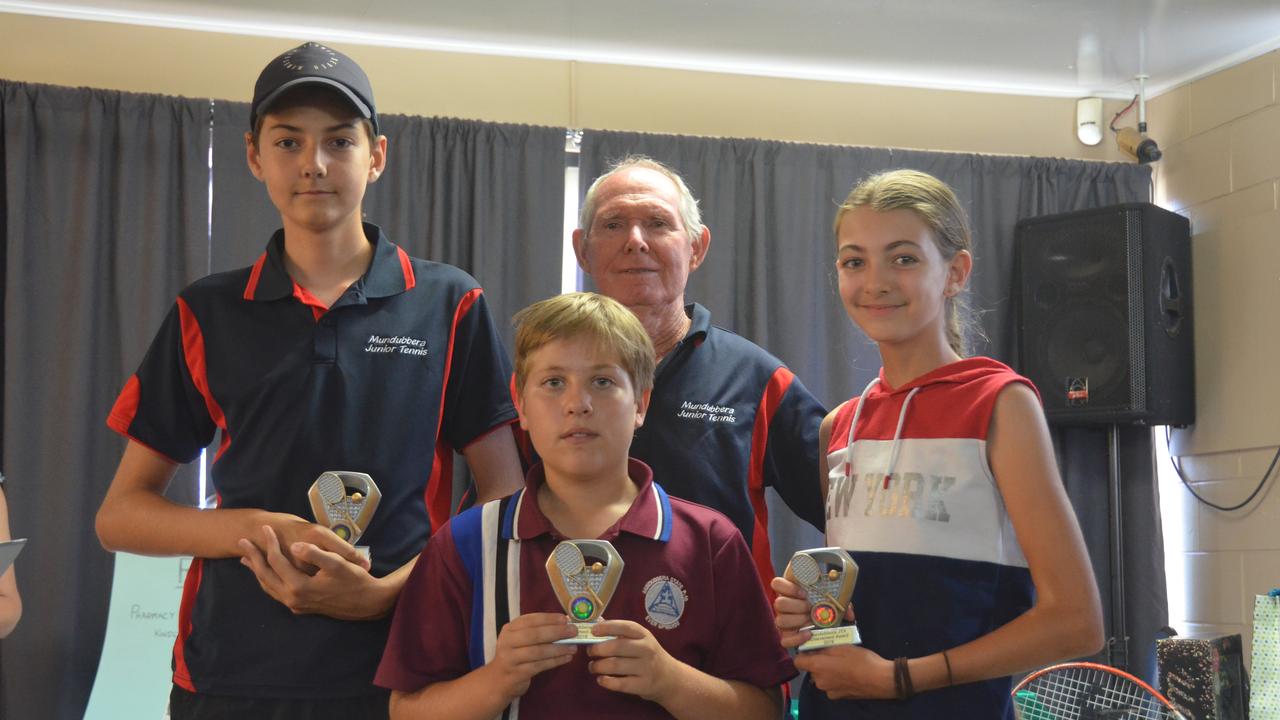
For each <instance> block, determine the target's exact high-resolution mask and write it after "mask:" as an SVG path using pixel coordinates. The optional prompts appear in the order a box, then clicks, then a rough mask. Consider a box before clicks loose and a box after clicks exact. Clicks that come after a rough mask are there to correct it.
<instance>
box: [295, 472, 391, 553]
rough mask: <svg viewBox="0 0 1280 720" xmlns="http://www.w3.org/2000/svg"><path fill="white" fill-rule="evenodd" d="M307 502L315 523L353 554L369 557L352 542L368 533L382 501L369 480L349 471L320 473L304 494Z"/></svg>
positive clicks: (362, 475) (376, 488) (379, 493)
mask: <svg viewBox="0 0 1280 720" xmlns="http://www.w3.org/2000/svg"><path fill="white" fill-rule="evenodd" d="M307 498H308V499H309V500H310V501H311V513H312V514H313V515H315V518H316V522H317V523H319V524H320V525H324V526H326V527H328V528H329V529H330V530H332V531H333V534H334V535H337V536H338V537H340V538H342V539H343V540H346V541H347V542H349V543H351V544H352V545H355V547H356V550H359V551H360V553H361V554H363V555H364V556H365V557H366V558H368V557H369V548H368V547H367V546H360V545H356V541H357V540H359V539H360V536H361V535H363V534H364V531H365V530H366V529H368V527H369V521H370V520H372V519H373V513H374V511H375V510H377V509H378V502H379V501H381V500H382V492H381V491H379V490H378V486H377V485H375V484H374V482H373V478H371V477H369V476H368V475H366V474H365V473H362V472H353V471H350V470H330V471H329V472H324V473H320V477H318V478H316V481H315V482H314V483H312V484H311V489H310V490H308V491H307Z"/></svg>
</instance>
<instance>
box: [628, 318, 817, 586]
mask: <svg viewBox="0 0 1280 720" xmlns="http://www.w3.org/2000/svg"><path fill="white" fill-rule="evenodd" d="M685 312H686V313H688V315H689V317H690V318H691V320H692V321H693V322H692V324H691V325H690V327H689V332H688V333H687V334H686V335H685V337H684V339H683V340H682V341H681V342H680V344H679V345H677V346H676V347H675V349H674V350H672V351H671V352H670V353H668V354H667V356H666V357H664V358H663V359H662V362H661V363H660V364H659V365H658V368H657V372H656V373H655V377H654V385H653V395H652V397H651V398H650V400H649V411H648V413H647V414H646V415H645V422H644V426H643V427H641V428H640V429H639V430H637V431H636V435H635V439H634V440H633V441H632V443H631V455H632V456H633V457H635V458H637V459H639V460H643V461H644V462H645V463H647V464H648V465H649V466H650V467H652V468H653V472H654V475H655V476H656V477H660V478H662V484H663V487H665V488H666V489H667V491H668V492H670V493H671V494H672V495H675V496H676V497H680V498H684V499H686V500H692V501H693V502H696V503H699V504H702V505H706V506H708V507H713V508H715V509H716V510H719V511H720V512H722V513H724V514H725V515H727V516H728V517H729V519H730V520H732V521H733V524H734V525H736V526H737V527H738V530H739V531H740V532H741V533H742V536H743V537H744V538H746V540H747V543H748V545H749V546H750V548H751V554H752V557H753V559H754V561H755V565H756V569H757V572H758V573H759V575H760V578H761V580H762V581H763V582H764V584H765V586H766V587H767V586H768V583H769V581H770V580H772V579H773V578H774V577H775V576H776V575H777V573H776V571H775V570H774V567H773V560H772V558H771V556H770V548H769V510H768V508H767V506H766V505H765V494H764V489H765V488H766V487H772V488H774V490H776V491H777V492H778V494H779V495H780V496H781V497H782V499H783V500H784V501H785V502H786V503H787V506H788V507H790V508H791V510H792V511H793V512H795V514H796V515H798V516H800V517H801V518H802V519H804V520H805V521H807V522H809V523H810V524H812V525H813V526H814V527H815V528H818V529H819V530H821V529H822V527H823V520H824V510H823V504H822V488H821V486H820V485H819V478H818V426H819V425H821V424H822V418H823V416H825V415H826V410H825V409H824V408H823V407H822V405H821V404H820V403H819V402H818V401H817V400H816V399H815V398H814V397H813V395H811V394H810V393H809V391H808V390H807V389H806V388H805V387H804V385H803V384H802V383H801V382H800V380H799V378H797V377H795V375H793V374H792V373H791V371H790V370H788V369H787V367H786V366H785V365H783V364H782V361H781V360H779V359H777V358H775V357H774V356H772V355H770V354H769V353H767V352H765V351H764V349H762V348H761V347H760V346H759V345H756V344H755V343H753V342H751V341H750V340H747V339H746V338H743V337H741V336H739V335H735V334H734V333H731V332H729V331H728V330H725V329H723V328H720V327H717V326H714V325H712V324H711V313H710V312H709V311H708V310H707V309H706V308H705V307H703V306H701V305H699V304H697V303H692V304H690V305H687V306H686V307H685Z"/></svg>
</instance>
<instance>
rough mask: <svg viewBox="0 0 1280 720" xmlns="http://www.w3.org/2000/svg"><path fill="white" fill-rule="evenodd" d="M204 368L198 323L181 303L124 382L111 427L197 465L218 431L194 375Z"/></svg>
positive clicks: (170, 312)
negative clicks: (140, 362)
mask: <svg viewBox="0 0 1280 720" xmlns="http://www.w3.org/2000/svg"><path fill="white" fill-rule="evenodd" d="M204 362H205V358H204V342H203V339H202V334H201V332H200V327H199V322H198V321H197V320H196V318H195V315H194V314H193V313H192V312H191V311H190V309H189V308H188V307H187V305H186V303H185V302H184V301H183V300H182V299H181V298H179V299H178V301H177V302H176V303H175V304H174V306H173V308H172V309H170V311H169V314H168V316H166V317H165V320H164V323H163V324H161V326H160V330H159V331H158V332H157V333H156V336H155V339H154V340H152V341H151V347H150V348H149V349H148V350H147V354H146V355H145V356H144V357H143V359H142V364H141V365H140V366H139V367H138V370H137V372H135V373H134V374H133V376H131V377H130V378H129V379H128V380H127V381H126V382H125V386H124V389H123V390H122V391H121V392H120V395H119V397H117V398H116V402H115V405H114V406H113V407H112V408H111V413H110V414H109V415H108V416H107V426H108V427H110V428H111V429H112V430H115V431H116V432H118V433H120V434H121V435H125V436H126V437H129V438H131V439H133V440H135V441H137V442H139V443H142V444H143V445H145V446H147V447H149V448H151V449H152V450H154V451H156V452H158V453H161V454H162V455H165V456H167V457H168V458H170V459H171V460H173V461H174V462H177V463H186V462H190V461H191V460H193V459H195V457H196V456H197V455H199V454H200V451H201V450H202V449H204V448H205V447H207V446H208V445H209V443H210V442H212V440H213V434H214V431H215V430H216V429H217V426H216V424H215V423H214V421H213V418H212V417H211V416H210V413H209V409H208V403H207V402H206V399H205V396H204V395H203V394H202V393H201V391H200V389H199V388H198V387H196V383H195V381H194V380H193V375H192V368H193V367H194V368H197V369H202V368H203V367H204Z"/></svg>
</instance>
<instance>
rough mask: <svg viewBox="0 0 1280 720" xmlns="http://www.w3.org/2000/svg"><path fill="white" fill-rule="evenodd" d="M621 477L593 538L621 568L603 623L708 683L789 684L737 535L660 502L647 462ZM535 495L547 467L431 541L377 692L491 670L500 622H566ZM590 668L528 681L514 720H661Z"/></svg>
mask: <svg viewBox="0 0 1280 720" xmlns="http://www.w3.org/2000/svg"><path fill="white" fill-rule="evenodd" d="M629 472H630V475H631V479H632V481H633V482H635V483H636V485H637V486H638V489H639V493H638V495H637V496H636V498H635V500H633V501H632V503H631V507H630V508H629V509H628V510H627V512H626V513H625V514H624V515H623V516H622V517H621V518H620V519H619V520H618V522H617V523H615V524H614V525H613V527H611V528H609V530H607V531H606V532H605V533H604V534H603V535H602V536H601V539H604V540H608V541H609V542H611V543H612V544H613V546H614V547H615V548H616V549H617V551H618V554H619V555H621V556H622V559H623V562H624V563H625V567H624V569H623V572H622V577H621V579H620V580H619V583H618V587H617V590H616V591H615V593H614V595H613V598H612V600H611V601H610V602H609V603H608V606H607V607H606V609H605V611H604V616H605V618H607V619H612V620H633V621H635V622H637V623H640V624H641V625H643V626H644V627H645V628H646V629H647V630H649V632H651V633H653V635H654V637H656V638H657V640H658V642H659V643H661V644H662V647H663V648H664V649H665V650H666V651H667V652H668V653H670V654H671V655H672V656H673V657H675V658H676V659H678V660H680V661H682V662H685V663H687V664H689V665H692V666H693V667H695V668H698V669H700V670H702V671H703V672H706V673H708V674H710V675H713V676H715V677H719V678H723V679H726V680H739V681H742V682H746V683H750V684H752V685H756V686H758V687H763V688H769V687H777V686H778V685H780V684H781V683H783V682H785V681H787V680H789V679H790V678H792V677H794V676H795V674H796V673H795V668H794V666H793V665H792V663H791V660H790V658H789V657H788V655H787V653H786V651H785V650H783V649H782V646H781V645H780V644H779V640H778V631H777V629H776V628H775V627H774V624H773V613H772V611H771V609H770V607H769V604H768V600H767V599H766V598H765V595H764V591H763V589H762V588H761V587H760V583H759V581H758V580H756V577H755V573H754V572H753V566H752V562H751V556H750V554H749V553H748V551H747V547H746V544H745V543H744V542H743V540H742V536H741V535H740V534H739V533H738V531H737V530H736V529H735V528H734V526H733V524H732V523H730V522H729V521H728V520H727V519H726V518H725V517H724V516H723V515H721V514H720V513H718V512H716V511H714V510H712V509H710V508H705V507H702V506H700V505H696V504H694V503H690V502H685V501H682V500H679V499H677V498H673V497H669V496H668V495H667V493H666V492H665V491H663V489H662V487H661V486H659V485H658V484H657V483H656V482H654V481H653V474H652V471H651V470H650V469H649V468H648V466H646V465H645V464H644V463H642V462H639V461H637V460H632V461H631V463H630V467H629ZM544 482H545V475H544V474H543V466H542V465H541V464H538V465H535V466H534V467H533V469H531V470H530V471H529V475H528V477H527V479H526V483H525V487H524V489H523V490H520V491H518V492H516V493H515V494H514V495H511V496H510V497H507V498H504V499H503V500H495V501H493V502H490V503H486V504H485V505H484V506H483V507H476V508H472V509H470V510H467V511H466V512H464V513H462V514H460V515H458V516H457V517H455V518H453V519H452V520H450V521H449V523H448V524H446V525H445V526H444V528H442V529H441V531H440V532H439V533H437V534H436V535H435V537H433V538H432V540H431V543H430V544H429V545H428V546H427V548H426V549H425V550H424V551H423V554H422V558H421V559H420V560H419V561H418V564H417V565H416V566H415V567H414V569H413V573H412V574H411V575H410V577H409V581H408V582H407V583H406V585H405V588H404V591H403V592H402V593H401V595H400V601H399V603H398V604H397V606H396V616H395V621H394V623H393V624H392V627H391V636H390V638H389V640H388V641H387V650H386V654H385V655H384V656H383V658H382V665H381V666H380V667H379V668H378V676H377V680H376V682H377V684H379V685H381V686H383V687H388V688H391V689H393V690H400V691H403V692H416V691H417V690H419V689H421V688H423V687H425V686H427V685H429V684H432V683H436V682H442V681H447V680H453V679H456V678H459V677H462V676H463V675H466V674H467V673H468V672H470V671H471V670H473V669H475V668H478V667H481V666H482V665H484V664H485V663H486V662H488V661H489V660H491V659H492V657H493V652H494V648H493V645H494V643H495V641H496V638H497V634H498V632H499V631H500V629H501V627H502V625H503V624H504V623H505V621H506V620H507V619H508V618H514V617H518V616H519V615H521V614H522V613H531V612H555V613H563V612H564V610H563V609H562V608H561V607H560V604H559V602H558V601H557V600H556V596H555V592H554V591H553V590H552V588H551V583H550V581H549V580H548V578H547V570H546V562H547V558H548V557H549V556H550V554H551V552H552V551H553V550H554V549H555V547H556V545H557V544H559V542H560V541H561V540H563V539H565V538H564V537H563V536H562V535H561V534H560V533H559V532H558V531H557V530H556V529H555V527H553V526H552V524H551V522H550V521H549V520H548V519H547V517H546V516H545V515H543V514H542V511H541V510H540V509H539V508H538V502H537V499H536V498H537V496H538V489H539V487H541V486H542V484H543V483H544ZM495 582H499V583H500V587H501V591H499V592H495V591H494V589H493V585H494V583H495ZM588 660H589V658H588V656H587V653H586V652H585V650H579V652H578V653H577V654H576V655H575V656H574V658H573V660H571V661H570V662H569V663H568V664H566V665H563V666H561V667H557V668H555V669H552V670H548V671H546V672H543V673H540V674H538V675H536V676H534V678H533V681H532V683H531V684H530V685H529V690H528V692H526V693H525V694H524V696H523V697H521V698H520V699H519V700H518V701H517V702H516V703H515V704H513V709H514V710H515V711H516V712H518V717H519V718H521V720H536V719H537V718H555V719H556V720H560V719H562V718H563V719H572V718H599V717H627V718H667V717H670V715H669V714H668V713H667V712H666V711H665V710H663V708H662V707H661V706H659V705H657V704H655V703H652V702H649V701H647V700H642V699H640V698H639V697H636V696H633V695H627V694H624V693H617V692H613V691H610V690H606V689H604V688H602V687H600V686H599V685H598V684H597V683H596V681H595V677H594V676H593V675H592V674H591V673H590V672H589V671H588V670H587V662H588ZM513 716H514V715H513Z"/></svg>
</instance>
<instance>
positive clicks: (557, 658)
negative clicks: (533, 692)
mask: <svg viewBox="0 0 1280 720" xmlns="http://www.w3.org/2000/svg"><path fill="white" fill-rule="evenodd" d="M575 635H577V631H576V630H575V629H574V627H573V626H572V625H570V624H569V618H568V616H567V615H562V614H559V613H529V614H528V615H521V616H520V617H518V618H516V619H514V620H512V621H511V622H509V623H507V624H506V625H503V626H502V630H501V631H500V632H499V633H498V643H497V646H496V647H495V648H494V652H493V660H492V661H490V662H489V663H488V664H486V665H485V666H484V667H483V668H482V670H484V671H485V672H488V673H490V674H491V675H492V676H493V677H492V682H491V684H492V685H496V686H497V689H498V691H500V692H502V693H503V694H504V695H505V696H506V697H507V698H508V700H515V699H516V698H518V697H520V696H522V695H524V694H525V693H526V692H527V691H528V690H529V682H530V681H531V680H532V679H533V676H534V675H537V674H538V673H540V672H542V671H544V670H550V669H551V668H555V667H559V666H561V665H564V664H565V663H567V662H569V661H570V660H571V659H573V656H574V653H576V652H577V651H578V648H577V646H576V645H553V644H552V643H553V642H555V641H556V640H563V639H566V638H571V637H574V636H575Z"/></svg>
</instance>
